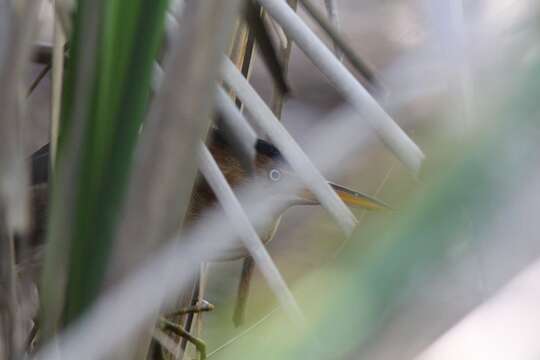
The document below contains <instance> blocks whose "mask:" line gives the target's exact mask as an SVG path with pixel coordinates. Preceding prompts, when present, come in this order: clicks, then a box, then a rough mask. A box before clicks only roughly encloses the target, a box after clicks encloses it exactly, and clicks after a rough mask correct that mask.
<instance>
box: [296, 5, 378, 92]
mask: <svg viewBox="0 0 540 360" xmlns="http://www.w3.org/2000/svg"><path fill="white" fill-rule="evenodd" d="M300 2H301V3H302V6H303V7H304V8H305V9H306V11H307V12H308V13H309V15H311V17H312V18H313V19H314V20H315V21H316V22H317V24H319V26H320V27H321V28H322V29H323V30H324V31H325V33H326V34H327V35H328V36H329V37H330V38H331V39H332V41H333V42H334V44H335V47H336V48H338V49H340V51H342V52H343V53H342V55H345V56H346V57H347V59H348V60H349V61H350V63H351V65H352V66H353V67H354V69H355V70H356V71H358V73H359V74H360V75H362V76H363V77H364V78H365V79H366V80H367V81H368V82H369V83H370V84H371V85H372V86H373V87H376V88H378V89H379V90H380V88H381V87H382V85H381V83H380V81H379V79H377V77H376V75H375V72H374V71H373V69H372V68H371V66H370V65H368V64H367V63H366V62H365V61H364V60H362V59H361V58H360V57H359V56H358V55H357V54H356V51H355V50H354V49H353V48H352V46H351V45H349V42H348V41H346V40H345V39H344V38H343V36H342V35H341V33H340V32H339V28H337V27H336V26H335V25H333V24H332V23H329V22H328V21H327V20H326V18H325V17H324V15H323V14H322V13H321V12H320V11H319V9H317V7H316V6H315V5H314V4H313V3H312V2H311V0H300ZM340 60H341V59H340Z"/></svg>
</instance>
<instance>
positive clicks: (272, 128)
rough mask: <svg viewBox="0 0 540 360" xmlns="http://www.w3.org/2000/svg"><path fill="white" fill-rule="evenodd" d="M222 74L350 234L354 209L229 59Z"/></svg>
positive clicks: (299, 174)
mask: <svg viewBox="0 0 540 360" xmlns="http://www.w3.org/2000/svg"><path fill="white" fill-rule="evenodd" d="M222 74H223V80H224V81H225V82H226V83H227V85H229V86H230V87H231V89H233V90H234V92H235V95H236V96H237V97H238V98H239V99H240V100H241V101H242V103H244V105H245V106H246V109H247V110H248V111H249V112H250V113H251V114H252V115H253V120H254V121H255V122H256V123H257V126H259V127H260V128H261V129H263V131H264V132H265V133H266V134H267V135H268V137H269V138H270V140H271V141H272V142H273V143H274V145H275V146H277V148H278V149H279V150H280V151H281V152H282V154H283V156H284V157H285V160H287V162H288V163H289V165H290V166H291V167H292V168H293V169H294V170H295V171H296V173H297V174H298V176H299V177H300V178H301V179H302V181H303V182H304V184H305V185H306V186H307V187H309V189H310V190H311V191H312V192H313V193H314V194H315V195H316V197H317V199H318V200H319V201H320V203H321V204H322V206H323V207H324V208H325V209H326V210H328V211H329V212H330V214H331V215H332V216H333V217H334V218H335V219H336V221H337V223H338V224H340V226H341V227H342V229H343V230H344V231H345V232H346V233H347V234H350V233H351V232H352V230H353V229H354V227H355V226H356V224H357V220H356V218H355V217H354V215H353V214H352V212H351V211H350V210H349V208H348V207H347V205H345V204H344V203H343V201H341V199H340V198H339V197H338V196H337V194H336V193H335V192H334V190H332V188H331V187H330V186H329V185H328V182H327V181H326V180H325V178H324V177H323V176H322V175H321V173H320V172H319V170H318V169H317V168H316V167H315V165H313V163H312V162H311V160H310V159H309V158H308V157H307V156H306V154H305V153H304V152H303V151H302V149H301V148H300V146H298V144H297V143H296V141H294V139H293V138H292V136H291V135H290V134H289V133H288V131H287V130H286V129H285V128H284V127H283V125H282V124H281V123H280V122H279V120H278V119H277V118H276V117H275V115H274V113H273V112H272V110H270V108H269V107H268V106H267V105H266V103H265V102H264V101H263V100H262V99H261V98H260V96H259V94H257V92H256V91H255V90H254V89H253V88H252V87H251V85H250V84H249V82H248V81H247V80H246V78H244V77H243V76H242V74H241V73H240V71H239V70H238V69H237V68H236V67H235V66H234V64H233V63H232V62H231V61H230V60H229V59H228V58H225V60H224V62H223V67H222Z"/></svg>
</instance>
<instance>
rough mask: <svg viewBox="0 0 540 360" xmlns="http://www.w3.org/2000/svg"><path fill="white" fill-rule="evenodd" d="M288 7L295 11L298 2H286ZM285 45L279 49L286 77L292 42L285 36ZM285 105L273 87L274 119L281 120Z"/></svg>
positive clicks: (292, 0)
mask: <svg viewBox="0 0 540 360" xmlns="http://www.w3.org/2000/svg"><path fill="white" fill-rule="evenodd" d="M287 2H288V4H289V6H290V7H291V9H292V10H293V11H296V9H297V7H298V0H288V1H287ZM271 22H272V24H275V21H273V20H271ZM286 37H287V44H286V46H285V47H284V48H283V49H281V65H282V66H283V75H284V76H287V73H288V72H289V62H290V59H291V54H292V47H293V41H292V40H291V38H290V37H289V36H288V35H286ZM284 105H285V94H283V92H281V91H279V88H277V87H276V86H274V90H273V93H272V111H273V112H274V114H276V117H277V118H278V119H280V120H281V115H282V113H283V106H284Z"/></svg>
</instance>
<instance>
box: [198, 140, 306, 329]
mask: <svg viewBox="0 0 540 360" xmlns="http://www.w3.org/2000/svg"><path fill="white" fill-rule="evenodd" d="M199 156H200V169H201V173H202V174H203V175H204V177H205V179H206V181H208V184H209V185H210V187H211V188H212V190H213V191H214V194H216V197H217V198H218V200H219V203H220V205H221V206H222V207H223V209H224V211H225V214H226V216H227V217H228V218H229V221H231V224H232V226H233V228H234V229H235V231H236V232H237V234H238V235H239V236H240V238H241V239H242V241H243V243H244V245H245V246H246V248H247V249H248V251H249V253H250V255H251V256H252V257H253V259H254V260H255V264H256V265H257V266H258V268H259V270H260V271H261V273H262V275H263V276H264V277H265V279H266V281H267V282H268V285H269V286H270V289H272V291H273V292H274V295H275V296H276V297H277V299H278V300H279V302H280V303H281V305H282V306H283V308H284V309H285V311H286V312H287V314H288V315H289V316H290V317H291V320H294V321H295V322H296V323H302V322H303V315H302V311H301V310H300V307H299V306H298V304H297V303H296V300H295V299H294V296H293V295H292V293H291V291H290V290H289V288H288V286H287V284H286V283H285V280H283V277H282V276H281V273H280V272H279V270H278V268H277V266H276V264H275V263H274V261H273V260H272V258H271V257H270V255H269V254H268V251H267V250H266V248H265V247H264V245H263V243H262V241H261V239H260V238H259V235H258V234H257V232H256V231H255V229H254V228H253V225H252V224H251V222H250V220H249V218H248V216H247V215H246V213H245V212H244V209H243V208H242V205H241V204H240V202H239V201H238V199H237V198H236V196H235V194H234V192H233V190H232V189H231V187H230V186H229V184H228V183H227V180H226V179H225V176H223V174H222V173H221V171H220V170H219V167H218V165H217V164H216V161H215V160H214V158H212V155H211V154H210V151H208V149H207V148H206V146H204V145H201V153H200V154H199Z"/></svg>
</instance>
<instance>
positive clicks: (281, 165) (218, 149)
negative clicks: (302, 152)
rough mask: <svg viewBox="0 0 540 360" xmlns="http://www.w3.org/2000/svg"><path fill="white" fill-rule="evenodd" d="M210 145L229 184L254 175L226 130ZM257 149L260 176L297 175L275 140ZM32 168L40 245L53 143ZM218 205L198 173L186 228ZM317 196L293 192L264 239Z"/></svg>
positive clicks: (344, 191)
mask: <svg viewBox="0 0 540 360" xmlns="http://www.w3.org/2000/svg"><path fill="white" fill-rule="evenodd" d="M207 143H208V148H209V150H210V153H211V154H212V156H213V157H214V159H215V161H216V163H217V164H218V166H219V169H220V170H221V171H222V173H223V175H224V177H225V179H226V180H227V182H228V183H229V185H230V186H231V187H232V188H233V189H235V188H238V187H239V186H241V185H243V184H245V183H246V182H247V181H248V180H249V179H250V178H251V175H252V174H250V172H249V171H248V170H247V169H246V167H245V166H244V165H243V163H242V161H241V159H240V158H239V157H238V156H237V153H236V152H235V151H234V147H233V146H232V145H231V142H230V141H229V140H228V139H227V138H226V136H224V134H223V132H222V131H220V130H219V129H217V128H212V129H211V130H210V132H209V135H208V141H207ZM253 146H254V148H255V154H256V156H255V173H256V174H255V175H256V176H257V178H259V179H260V178H262V179H265V180H266V181H267V182H268V183H269V184H273V183H276V184H277V183H280V182H281V181H284V180H286V179H287V178H291V177H294V176H295V174H294V173H293V172H292V170H291V169H290V168H289V167H288V165H287V163H286V161H285V160H284V157H283V156H282V154H281V152H280V151H279V149H278V148H277V147H276V146H274V145H273V144H272V143H270V142H268V141H266V140H263V139H257V140H256V142H255V144H254V145H253ZM30 162H31V164H30V168H31V182H30V183H31V209H32V215H33V219H34V221H33V224H34V226H33V229H32V231H31V234H30V236H29V239H30V241H29V243H30V245H31V246H32V245H33V246H39V245H40V244H43V243H44V240H45V239H44V237H45V233H46V224H47V209H48V195H49V191H48V183H49V169H50V145H49V144H46V145H44V146H43V147H41V148H40V149H39V150H37V151H36V152H34V153H33V154H32V155H31V156H30ZM329 185H330V186H331V187H332V188H333V189H334V191H335V192H336V194H337V195H338V196H339V197H340V198H341V199H342V200H343V201H344V202H345V203H346V204H347V205H350V206H353V207H357V208H362V209H367V210H381V209H389V208H390V207H389V206H388V205H387V204H385V203H384V202H382V201H381V200H378V199H376V198H374V197H372V196H369V195H367V194H364V193H361V192H359V191H355V190H352V189H349V188H347V187H345V186H342V185H338V184H334V183H329ZM216 204H217V199H216V196H215V194H214V192H213V190H212V189H211V187H210V186H209V185H208V183H207V182H206V181H205V179H204V177H203V176H202V175H200V174H199V176H197V178H196V181H195V186H194V191H193V193H192V196H191V199H190V204H189V207H188V212H187V215H186V221H185V225H184V226H185V227H190V226H192V225H193V224H195V223H197V222H198V221H200V220H201V218H203V217H204V214H205V211H206V210H207V209H210V208H212V207H214V206H215V205H216ZM318 204H319V202H318V201H317V199H316V197H315V196H314V195H313V194H312V193H311V192H310V191H308V190H307V189H301V190H300V191H299V192H298V193H296V194H290V196H289V199H288V201H286V202H285V204H284V206H283V208H281V209H279V211H278V212H277V213H276V214H275V215H274V216H273V218H272V219H268V221H266V222H265V224H266V226H263V229H257V230H258V231H259V232H260V237H261V239H263V242H265V241H268V240H270V239H272V237H273V236H272V235H273V233H274V232H275V230H276V229H277V227H278V225H279V222H280V219H281V214H282V213H283V212H284V211H285V210H287V209H288V208H290V207H293V206H302V205H305V206H313V205H318ZM246 256H248V253H247V251H246V250H245V249H244V248H243V246H242V245H240V242H238V246H235V247H233V248H231V249H229V250H228V251H227V252H226V253H224V254H222V255H220V257H219V258H215V259H212V260H236V259H240V258H244V257H246Z"/></svg>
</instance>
